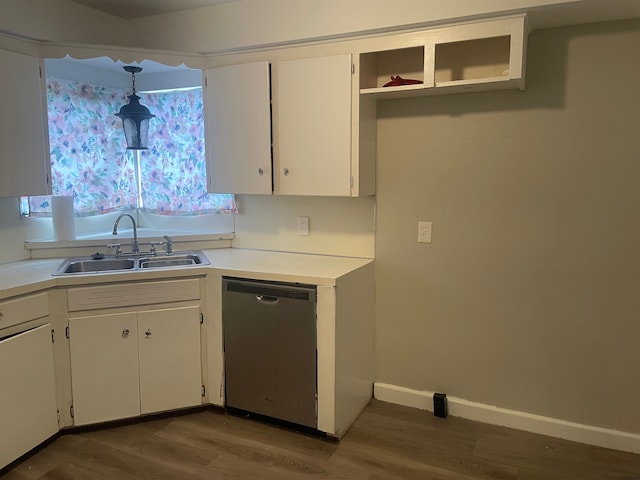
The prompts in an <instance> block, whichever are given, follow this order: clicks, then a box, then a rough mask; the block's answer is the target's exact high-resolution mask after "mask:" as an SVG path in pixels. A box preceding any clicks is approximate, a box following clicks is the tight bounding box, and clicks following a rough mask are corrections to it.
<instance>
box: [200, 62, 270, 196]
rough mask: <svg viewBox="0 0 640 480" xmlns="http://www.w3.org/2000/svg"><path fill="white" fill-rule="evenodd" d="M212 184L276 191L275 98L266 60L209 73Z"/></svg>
mask: <svg viewBox="0 0 640 480" xmlns="http://www.w3.org/2000/svg"><path fill="white" fill-rule="evenodd" d="M204 83H205V89H204V92H205V99H204V100H205V104H204V107H205V141H206V155H207V188H208V190H209V192H212V193H266V194H270V193H271V190H272V188H271V185H272V176H271V100H270V86H269V64H268V63H267V62H259V63H250V64H244V65H232V66H228V67H219V68H212V69H209V70H206V71H205V82H204Z"/></svg>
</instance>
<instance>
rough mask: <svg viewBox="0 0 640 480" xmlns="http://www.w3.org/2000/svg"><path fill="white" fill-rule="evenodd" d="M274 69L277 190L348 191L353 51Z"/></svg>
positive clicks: (294, 192) (347, 193) (292, 192)
mask: <svg viewBox="0 0 640 480" xmlns="http://www.w3.org/2000/svg"><path fill="white" fill-rule="evenodd" d="M276 68H277V71H276V77H275V84H276V90H277V94H276V96H275V100H276V107H275V114H276V115H275V123H276V124H277V127H276V128H275V132H276V138H277V143H276V157H275V158H276V161H275V163H276V165H277V168H276V169H275V176H274V181H275V182H274V183H275V190H276V192H277V193H279V194H286V195H338V196H350V195H351V55H338V56H332V57H321V58H307V59H302V60H292V61H287V62H280V63H278V64H277V66H276Z"/></svg>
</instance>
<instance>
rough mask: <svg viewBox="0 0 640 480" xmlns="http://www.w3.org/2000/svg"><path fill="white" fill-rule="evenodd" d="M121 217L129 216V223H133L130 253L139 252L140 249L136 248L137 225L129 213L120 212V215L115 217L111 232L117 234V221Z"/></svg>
mask: <svg viewBox="0 0 640 480" xmlns="http://www.w3.org/2000/svg"><path fill="white" fill-rule="evenodd" d="M122 217H129V218H130V219H131V224H132V225H133V241H132V242H131V253H139V252H140V249H139V248H138V227H137V226H136V221H135V219H134V218H133V217H132V216H131V215H129V214H128V213H121V214H120V216H119V217H118V218H117V219H116V223H114V224H113V234H114V235H117V234H118V223H119V222H120V219H121V218H122Z"/></svg>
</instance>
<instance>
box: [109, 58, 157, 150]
mask: <svg viewBox="0 0 640 480" xmlns="http://www.w3.org/2000/svg"><path fill="white" fill-rule="evenodd" d="M123 68H124V70H125V71H126V72H128V73H131V78H132V86H133V93H132V94H131V95H129V97H128V98H129V103H128V104H127V105H123V106H122V108H120V112H119V113H116V116H117V117H119V118H121V119H122V126H123V128H124V135H125V137H126V139H127V150H147V149H148V148H149V147H148V145H149V120H150V119H151V118H153V117H155V115H153V114H152V113H151V112H150V111H149V109H148V108H147V107H145V106H144V105H141V104H140V97H139V96H138V95H136V73H140V72H141V71H142V68H140V67H134V66H131V65H127V66H125V67H123Z"/></svg>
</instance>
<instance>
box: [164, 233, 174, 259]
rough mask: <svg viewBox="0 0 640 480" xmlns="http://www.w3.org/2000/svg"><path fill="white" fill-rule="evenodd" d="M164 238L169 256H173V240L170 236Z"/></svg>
mask: <svg viewBox="0 0 640 480" xmlns="http://www.w3.org/2000/svg"><path fill="white" fill-rule="evenodd" d="M163 238H164V239H165V246H166V250H167V255H171V254H172V253H173V240H172V239H171V237H170V236H169V235H163Z"/></svg>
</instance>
